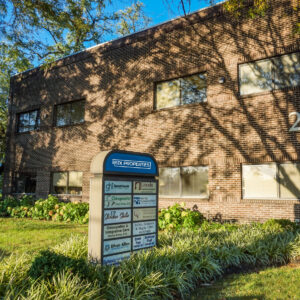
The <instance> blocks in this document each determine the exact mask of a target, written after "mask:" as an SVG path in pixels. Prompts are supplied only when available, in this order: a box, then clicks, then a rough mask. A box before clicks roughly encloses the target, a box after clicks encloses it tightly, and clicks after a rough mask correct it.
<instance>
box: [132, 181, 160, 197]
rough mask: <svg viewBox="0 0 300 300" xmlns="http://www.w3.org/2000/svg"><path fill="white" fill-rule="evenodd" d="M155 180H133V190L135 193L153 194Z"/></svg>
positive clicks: (154, 191)
mask: <svg viewBox="0 0 300 300" xmlns="http://www.w3.org/2000/svg"><path fill="white" fill-rule="evenodd" d="M156 185H157V184H156V181H134V182H133V192H134V193H135V194H144V193H145V194H155V193H156Z"/></svg>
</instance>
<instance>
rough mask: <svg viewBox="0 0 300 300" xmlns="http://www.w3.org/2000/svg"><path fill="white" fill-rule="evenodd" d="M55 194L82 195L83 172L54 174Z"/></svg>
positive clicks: (53, 190)
mask: <svg viewBox="0 0 300 300" xmlns="http://www.w3.org/2000/svg"><path fill="white" fill-rule="evenodd" d="M52 193H53V194H70V195H81V194H82V172H77V171H71V172H54V173H52Z"/></svg>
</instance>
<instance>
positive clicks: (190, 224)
mask: <svg viewBox="0 0 300 300" xmlns="http://www.w3.org/2000/svg"><path fill="white" fill-rule="evenodd" d="M184 206H185V204H184V203H182V204H178V203H176V204H174V205H173V206H171V207H168V208H167V209H161V210H160V212H159V214H158V227H159V229H162V230H167V231H168V230H177V231H178V230H182V229H183V228H187V229H194V230H195V229H197V228H199V227H200V225H201V223H202V222H203V220H204V217H203V215H202V214H201V213H200V212H199V211H196V210H191V209H188V208H184Z"/></svg>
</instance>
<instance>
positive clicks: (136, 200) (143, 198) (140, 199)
mask: <svg viewBox="0 0 300 300" xmlns="http://www.w3.org/2000/svg"><path fill="white" fill-rule="evenodd" d="M156 204H157V201H156V195H134V196H133V207H143V206H156Z"/></svg>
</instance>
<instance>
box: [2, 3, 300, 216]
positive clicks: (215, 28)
mask: <svg viewBox="0 0 300 300" xmlns="http://www.w3.org/2000/svg"><path fill="white" fill-rule="evenodd" d="M208 11H209V12H208V13H207V14H206V15H205V12H204V13H202V12H200V13H199V14H192V15H190V16H187V17H186V18H182V19H179V20H176V21H174V22H173V23H167V24H165V25H162V26H161V27H159V29H155V28H154V29H150V30H148V31H146V32H144V33H140V34H137V35H135V36H134V37H132V39H133V40H130V38H129V39H123V40H119V41H116V42H112V43H111V44H107V45H103V46H100V47H99V48H97V47H96V48H94V49H93V50H90V51H85V52H82V53H80V54H78V55H75V56H73V57H72V56H71V57H69V58H66V59H64V63H63V66H61V67H56V68H54V69H52V70H50V71H42V72H40V73H38V72H36V73H33V75H28V76H27V75H26V76H27V77H26V76H25V75H24V78H23V79H22V78H21V77H20V79H22V80H20V81H18V80H16V82H15V83H14V93H15V98H18V99H22V103H17V102H16V103H15V104H14V105H15V106H16V107H18V109H22V106H24V107H25V106H26V105H27V104H28V102H30V101H32V99H37V103H38V102H39V101H40V99H42V101H43V102H42V103H43V105H44V111H43V109H42V111H41V114H42V126H41V131H40V132H36V133H32V134H30V135H28V134H27V135H24V137H20V136H19V137H18V144H19V145H20V146H16V145H15V144H14V140H12V142H11V145H10V147H8V155H7V157H8V162H9V164H11V165H14V166H16V169H19V170H25V169H30V168H32V169H37V168H41V169H45V168H46V169H48V170H53V168H54V169H55V168H56V166H57V168H62V166H63V165H65V166H67V167H69V168H70V166H71V167H72V166H76V167H77V168H78V166H81V165H82V166H85V171H88V167H86V166H89V162H90V160H91V159H92V157H93V156H94V155H95V154H96V153H97V152H99V151H104V150H109V149H116V148H118V149H124V150H133V151H134V150H138V151H144V152H150V153H152V154H153V155H154V156H155V157H156V159H157V161H158V162H159V164H160V165H161V166H184V165H190V164H193V165H207V164H209V165H210V172H211V177H212V178H213V179H214V183H212V186H211V188H212V192H211V196H212V197H213V196H214V188H215V186H214V185H219V184H220V182H221V183H223V190H222V193H224V194H230V193H234V194H235V195H238V197H239V198H240V197H241V187H240V185H237V184H236V182H237V180H240V178H238V179H236V178H235V179H234V180H232V178H233V176H234V175H235V174H237V172H239V173H240V164H241V163H242V162H247V163H262V162H266V163H267V162H272V161H275V162H283V161H299V160H300V146H299V145H300V140H299V133H295V132H289V129H290V127H291V126H292V124H293V121H294V120H293V119H291V118H289V114H290V113H291V112H294V111H298V112H299V111H300V101H299V93H300V90H299V88H290V89H280V90H274V91H271V92H267V93H262V94H260V95H255V96H253V95H252V96H247V97H245V96H241V95H240V92H239V84H238V81H239V79H238V64H239V63H243V62H250V61H253V60H259V59H263V58H266V57H273V56H276V55H281V54H283V53H289V52H295V51H299V41H298V40H297V38H296V37H295V36H293V34H292V29H293V25H294V22H295V20H296V18H297V15H296V14H297V13H296V12H295V11H293V9H292V7H291V1H288V0H284V1H274V2H272V7H271V9H270V11H269V13H268V14H266V16H264V17H259V18H256V19H246V16H243V17H242V19H234V18H233V17H232V16H231V15H229V14H227V13H226V12H223V11H222V10H221V9H220V8H219V6H217V7H214V8H211V9H209V10H208ZM282 24H284V29H283V28H282ZM147 34H148V36H147ZM75 60H76V63H74V62H75ZM199 72H207V74H208V76H207V86H208V90H207V93H208V95H207V96H208V101H207V102H204V103H196V104H189V105H186V106H185V108H184V109H181V108H180V107H174V108H169V109H161V110H155V83H156V82H159V81H163V80H169V79H172V78H176V77H177V78H178V77H179V76H180V77H182V76H185V75H190V74H193V73H199ZM41 74H43V76H42V75H41ZM220 77H224V78H225V82H224V83H223V84H220V83H219V78H220ZM286 80H287V79H286ZM81 98H86V99H87V101H86V112H87V113H86V121H85V123H84V124H83V125H80V126H72V127H69V128H65V129H64V130H59V129H57V128H52V127H51V126H52V122H53V111H52V104H53V99H55V101H57V103H60V102H63V101H70V100H75V99H81ZM254 98H255V101H252V100H253V99H254ZM57 99H59V100H57ZM16 101H17V100H16ZM33 106H34V104H33ZM47 107H48V108H47ZM47 109H48V111H47ZM43 113H45V116H46V115H47V116H48V117H45V118H44V120H43ZM43 126H44V127H43ZM18 147H19V148H18ZM224 162H225V163H224ZM45 166H46V167H45ZM282 177H283V180H284V181H285V182H287V184H286V185H287V186H288V187H289V189H290V191H291V193H292V194H294V195H295V196H296V197H298V196H299V194H300V191H299V187H298V186H296V185H295V183H294V182H292V181H291V180H290V179H289V176H288V175H287V174H286V173H285V172H284V170H283V172H282ZM240 181H241V180H240ZM224 182H226V184H224ZM296 206H297V205H296ZM297 211H298V210H297ZM295 213H296V210H295Z"/></svg>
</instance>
